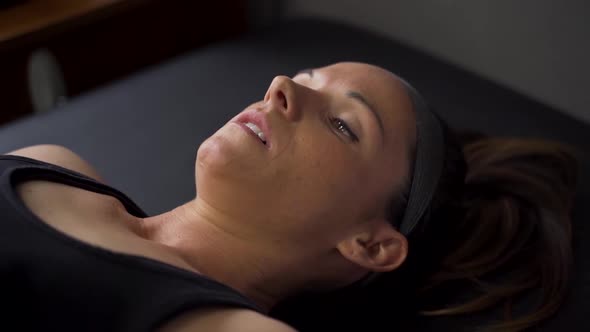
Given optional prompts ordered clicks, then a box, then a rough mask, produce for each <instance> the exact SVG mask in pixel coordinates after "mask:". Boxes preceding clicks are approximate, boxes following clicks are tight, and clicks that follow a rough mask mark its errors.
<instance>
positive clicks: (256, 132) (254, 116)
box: [235, 109, 271, 148]
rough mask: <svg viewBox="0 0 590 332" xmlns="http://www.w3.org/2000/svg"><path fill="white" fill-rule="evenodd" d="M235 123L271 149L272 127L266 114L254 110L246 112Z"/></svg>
mask: <svg viewBox="0 0 590 332" xmlns="http://www.w3.org/2000/svg"><path fill="white" fill-rule="evenodd" d="M235 122H236V123H237V124H238V125H240V126H241V127H242V128H243V129H244V130H245V131H247V132H248V133H250V134H252V135H253V136H254V137H255V138H257V139H258V140H259V141H260V142H261V143H262V144H264V145H265V146H266V147H267V148H270V139H271V137H270V127H269V125H268V122H267V120H266V117H265V113H264V112H261V111H257V110H254V109H250V110H246V111H244V112H242V113H241V114H240V115H238V116H237V118H236V119H235Z"/></svg>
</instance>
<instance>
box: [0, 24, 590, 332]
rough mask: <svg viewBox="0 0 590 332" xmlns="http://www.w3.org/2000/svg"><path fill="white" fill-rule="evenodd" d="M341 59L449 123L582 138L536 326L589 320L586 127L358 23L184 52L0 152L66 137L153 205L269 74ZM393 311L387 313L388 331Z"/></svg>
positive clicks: (13, 132)
mask: <svg viewBox="0 0 590 332" xmlns="http://www.w3.org/2000/svg"><path fill="white" fill-rule="evenodd" d="M343 60H355V61H365V62H370V63H374V64H377V65H380V66H383V67H385V68H388V69H390V70H392V71H394V72H396V73H398V74H399V75H401V76H402V77H404V78H406V79H407V80H408V81H409V82H411V83H412V84H414V85H415V86H416V88H417V89H418V90H419V91H421V92H422V94H423V95H424V96H425V97H426V99H427V100H428V101H429V102H430V103H431V104H432V105H433V106H434V107H435V108H436V109H437V111H438V112H439V113H440V114H441V115H442V116H443V118H445V119H447V120H448V121H449V122H450V123H451V125H452V126H454V127H457V128H471V129H477V130H481V131H483V132H485V133H490V134H495V135H516V136H536V137H545V138H551V139H556V140H560V141H562V142H566V143H569V144H572V145H574V146H576V147H578V148H579V149H580V151H581V152H582V153H581V156H580V157H581V164H580V170H581V180H580V190H579V195H578V206H577V208H576V210H575V218H574V219H575V223H574V241H575V252H576V257H577V261H576V267H575V270H576V271H575V276H574V280H573V288H574V291H573V292H572V294H571V296H570V298H569V299H568V302H567V303H566V304H565V306H564V307H563V310H561V311H560V313H559V315H557V316H556V317H555V318H554V319H552V320H550V321H548V322H547V323H546V324H544V325H543V326H542V328H540V329H539V331H558V330H565V331H590V325H589V323H588V322H587V321H586V319H585V318H586V316H587V315H588V314H590V299H588V297H589V296H590V264H589V260H588V259H587V258H586V257H584V256H586V255H588V254H590V245H589V244H588V243H587V242H588V241H590V229H589V228H590V226H589V223H588V221H589V217H590V213H589V212H590V210H589V208H588V206H584V203H588V202H589V198H590V194H589V190H590V182H589V178H588V177H589V172H588V170H589V169H590V167H589V166H590V160H589V158H588V151H590V126H588V125H587V124H583V123H581V122H579V121H576V120H574V119H572V118H570V117H568V116H566V115H563V114H562V113H559V112H557V111H556V110H554V109H551V108H549V107H547V106H544V105H542V104H539V103H537V102H534V101H532V100H530V99H527V98H525V97H523V96H521V95H519V94H517V93H515V92H512V91H510V90H508V89H505V88H503V87H500V86H498V85H496V84H494V83H491V82H489V81H486V80H485V79H483V78H481V77H478V76H476V75H473V74H471V73H468V72H466V71H464V70H462V69H459V68H457V67H455V66H452V65H449V64H448V63H445V62H443V61H440V60H437V59H435V58H433V57H431V56H429V55H426V54H424V53H421V52H418V51H416V50H413V49H411V48H408V47H406V46H404V45H402V44H400V43H397V42H395V41H392V40H389V39H386V38H383V37H380V36H378V35H375V34H373V33H370V32H367V31H364V30H360V29H357V28H353V27H350V26H346V25H341V24H338V23H333V22H326V21H316V20H302V21H294V22H289V23H285V24H283V25H282V26H280V27H275V28H273V29H268V30H263V31H259V32H254V33H251V34H249V35H247V36H244V37H243V38H240V39H238V40H233V41H228V42H223V43H220V44H215V45H213V46H210V47H207V48H205V49H199V50H196V51H194V52H192V53H188V54H184V55H182V56H180V57H177V58H175V59H172V60H170V61H168V62H166V63H164V64H161V65H158V66H156V67H153V68H150V69H148V70H144V71H142V72H140V73H138V74H135V75H133V76H130V77H128V78H126V79H124V80H121V81H119V82H116V83H114V84H111V85H108V86H104V87H102V88H100V89H97V90H96V91H92V92H91V93H87V94H85V95H83V96H80V97H78V98H76V99H74V100H71V101H70V102H69V103H68V104H66V105H65V106H63V107H61V108H60V109H58V110H56V111H55V112H52V113H49V114H44V115H39V116H33V117H29V118H26V119H23V120H20V121H18V122H15V123H11V124H8V125H5V126H3V127H1V128H0V153H4V152H8V151H10V150H13V149H16V148H20V147H23V146H28V145H33V144H40V143H53V144H60V145H64V146H66V147H68V148H70V149H72V150H74V151H75V152H77V153H78V154H80V155H81V156H82V157H83V158H85V159H86V160H88V161H89V162H90V163H91V164H93V165H94V166H95V167H96V168H97V169H98V171H99V172H100V173H101V174H102V175H103V177H104V178H105V180H106V181H107V183H109V184H110V185H112V186H114V187H116V188H117V189H120V190H122V191H123V192H125V193H127V194H128V195H129V196H130V197H131V198H132V199H133V200H135V201H136V203H138V205H139V206H141V207H142V208H143V209H144V210H145V211H146V212H148V213H149V214H156V213H160V212H163V211H166V210H167V209H171V208H173V207H175V206H177V205H179V204H182V203H183V202H185V201H187V200H189V199H191V198H192V197H193V196H194V195H195V188H194V159H195V155H196V151H197V147H198V146H199V143H200V142H201V141H203V140H204V139H205V138H206V137H208V136H209V135H211V134H212V133H213V132H214V131H215V130H216V129H217V128H218V127H220V126H221V125H222V124H223V123H225V122H226V121H227V120H229V119H230V117H232V116H233V115H234V114H236V113H238V112H240V111H241V110H242V109H243V108H244V107H245V106H247V105H248V104H250V103H251V102H254V101H256V100H259V99H261V98H262V97H263V96H264V93H265V91H266V89H267V87H268V85H269V84H270V82H271V80H272V78H273V77H274V76H275V75H277V74H286V75H292V74H294V73H295V72H296V71H297V70H299V69H302V68H309V67H316V66H322V65H326V64H329V63H332V62H336V61H343ZM392 301H395V297H393V298H392ZM319 317H322V316H319ZM326 317H327V316H326ZM399 319H401V318H400V317H396V315H395V312H391V319H390V321H391V322H392V326H391V329H392V330H394V329H395V327H396V323H395V321H396V320H399ZM482 319H483V318H482ZM343 321H344V319H343ZM466 322H467V323H466ZM325 323H326V324H328V323H329V324H333V322H325ZM466 324H468V321H462V320H461V319H421V320H420V324H418V325H420V328H418V327H416V329H417V330H420V331H434V330H436V331H460V330H463V329H464V327H465V326H467V325H466ZM336 325H337V324H336ZM336 325H326V326H332V327H335V326H336ZM300 326H302V327H306V326H320V325H314V324H309V323H307V325H306V324H304V323H302V324H301V325H300ZM347 326H349V327H350V326H351V325H347Z"/></svg>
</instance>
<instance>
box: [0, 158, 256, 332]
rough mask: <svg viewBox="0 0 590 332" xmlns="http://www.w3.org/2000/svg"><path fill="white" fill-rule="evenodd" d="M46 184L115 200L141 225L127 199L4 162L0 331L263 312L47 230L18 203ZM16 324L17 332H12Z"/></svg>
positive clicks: (214, 286)
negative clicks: (29, 186)
mask: <svg viewBox="0 0 590 332" xmlns="http://www.w3.org/2000/svg"><path fill="white" fill-rule="evenodd" d="M27 180H47V181H53V182H58V183H63V184H66V185H70V186H75V187H78V188H82V189H85V190H89V191H93V192H97V193H101V194H106V195H111V196H113V197H115V198H117V199H119V200H120V201H121V203H123V205H124V206H125V208H126V209H127V211H128V212H129V213H131V214H132V215H135V216H137V217H145V216H146V214H145V213H144V212H143V211H142V210H141V209H140V208H139V207H137V205H135V204H134V203H133V202H132V201H131V200H130V199H129V198H128V197H127V196H126V195H124V194H123V193H121V192H119V191H118V190H116V189H113V188H111V187H109V186H106V185H104V184H101V183H98V182H96V181H94V180H93V179H91V178H89V177H86V176H84V175H82V174H79V173H76V172H73V171H71V170H68V169H65V168H62V167H58V166H55V165H51V164H47V163H44V162H40V161H37V160H34V159H29V158H24V157H17V156H0V278H1V279H0V330H4V329H5V328H9V325H10V328H11V329H12V328H14V330H18V331H23V330H26V331H30V330H35V331H42V330H45V331H151V330H153V329H154V328H157V327H158V326H160V325H161V324H163V323H164V322H166V321H168V320H169V319H171V318H173V317H175V316H177V315H179V314H181V313H184V312H186V311H188V310H193V309H198V308H202V307H206V306H231V307H237V308H246V309H251V310H256V311H260V309H259V308H258V307H256V305H255V304H254V303H253V302H251V301H250V300H249V299H248V298H246V297H245V296H243V295H241V294H240V293H238V292H237V291H235V290H233V289H231V288H230V287H228V286H225V285H223V284H221V283H218V282H216V281H214V280H212V279H209V278H207V277H204V276H201V275H198V274H196V273H192V272H190V271H187V270H183V269H181V268H177V267H175V266H172V265H170V264H166V263H163V262H160V261H157V260H155V259H150V258H146V257H141V256H136V255H130V254H121V253H115V252H112V251H109V250H107V249H103V248H100V247H97V246H93V245H90V244H87V243H85V242H82V241H80V240H77V239H75V238H73V237H70V236H68V235H66V234H64V233H62V232H60V231H58V230H56V229H54V228H53V227H51V226H50V225H48V224H46V223H45V222H43V221H42V220H40V219H39V218H38V217H36V216H35V215H34V214H33V212H32V211H30V210H29V209H28V208H27V207H26V206H25V205H24V203H23V202H22V200H21V199H20V197H19V196H18V195H17V193H16V191H15V188H16V185H17V184H18V183H21V182H23V181H27ZM12 324H15V325H12Z"/></svg>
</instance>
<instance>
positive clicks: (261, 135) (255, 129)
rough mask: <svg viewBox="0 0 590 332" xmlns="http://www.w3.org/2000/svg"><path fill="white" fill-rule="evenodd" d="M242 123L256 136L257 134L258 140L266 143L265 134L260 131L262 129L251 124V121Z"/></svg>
mask: <svg viewBox="0 0 590 332" xmlns="http://www.w3.org/2000/svg"><path fill="white" fill-rule="evenodd" d="M244 125H245V126H246V127H248V129H250V130H251V131H252V132H253V133H254V134H255V135H256V136H258V138H259V139H260V141H262V143H263V144H264V145H266V136H265V135H264V133H263V132H262V129H260V128H259V127H258V126H257V125H255V124H253V123H252V122H246V123H245V124H244Z"/></svg>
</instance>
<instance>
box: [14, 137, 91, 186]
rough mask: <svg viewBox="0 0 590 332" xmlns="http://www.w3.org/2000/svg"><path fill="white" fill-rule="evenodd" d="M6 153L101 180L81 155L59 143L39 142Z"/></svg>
mask: <svg viewBox="0 0 590 332" xmlns="http://www.w3.org/2000/svg"><path fill="white" fill-rule="evenodd" d="M6 154H7V155H13V156H22V157H27V158H31V159H36V160H40V161H43V162H46V163H50V164H54V165H57V166H61V167H63V168H67V169H70V170H72V171H76V172H78V173H82V174H84V175H86V176H89V177H91V178H94V179H95V180H98V181H101V178H100V175H99V174H98V172H97V171H96V170H95V169H94V168H93V167H92V166H91V165H90V164H89V163H88V162H87V161H85V160H84V159H82V157H80V156H79V155H77V154H76V153H75V152H73V151H72V150H70V149H68V148H66V147H63V146H61V145H54V144H41V145H33V146H28V147H25V148H22V149H18V150H15V151H11V152H8V153H6Z"/></svg>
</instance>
